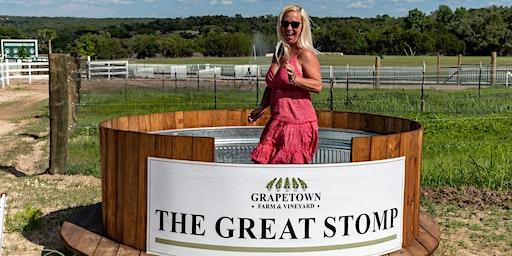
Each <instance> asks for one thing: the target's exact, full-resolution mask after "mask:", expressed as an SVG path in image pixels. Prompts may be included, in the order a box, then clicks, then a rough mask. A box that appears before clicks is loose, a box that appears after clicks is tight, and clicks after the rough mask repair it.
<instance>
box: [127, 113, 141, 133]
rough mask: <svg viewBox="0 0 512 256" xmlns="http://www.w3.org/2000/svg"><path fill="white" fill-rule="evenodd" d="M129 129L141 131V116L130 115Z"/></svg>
mask: <svg viewBox="0 0 512 256" xmlns="http://www.w3.org/2000/svg"><path fill="white" fill-rule="evenodd" d="M128 130H129V131H135V132H136V131H139V116H128Z"/></svg>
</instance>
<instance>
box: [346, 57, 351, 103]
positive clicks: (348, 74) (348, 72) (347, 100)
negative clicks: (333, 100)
mask: <svg viewBox="0 0 512 256" xmlns="http://www.w3.org/2000/svg"><path fill="white" fill-rule="evenodd" d="M349 80H350V66H349V64H347V93H346V95H347V97H346V99H345V105H348V103H349V97H348V84H349Z"/></svg>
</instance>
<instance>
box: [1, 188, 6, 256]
mask: <svg viewBox="0 0 512 256" xmlns="http://www.w3.org/2000/svg"><path fill="white" fill-rule="evenodd" d="M6 207H7V195H5V193H2V196H1V197H0V255H2V239H3V234H4V216H5V209H6Z"/></svg>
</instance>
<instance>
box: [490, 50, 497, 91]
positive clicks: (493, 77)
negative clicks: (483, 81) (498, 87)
mask: <svg viewBox="0 0 512 256" xmlns="http://www.w3.org/2000/svg"><path fill="white" fill-rule="evenodd" d="M494 84H496V52H492V53H491V86H493V85H494Z"/></svg>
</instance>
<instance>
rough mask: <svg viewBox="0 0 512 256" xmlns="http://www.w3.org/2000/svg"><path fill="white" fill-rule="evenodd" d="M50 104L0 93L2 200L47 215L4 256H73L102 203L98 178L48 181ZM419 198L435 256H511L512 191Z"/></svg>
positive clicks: (39, 96) (20, 90) (43, 86)
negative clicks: (63, 236) (79, 218)
mask: <svg viewBox="0 0 512 256" xmlns="http://www.w3.org/2000/svg"><path fill="white" fill-rule="evenodd" d="M47 99H48V84H47V81H39V82H35V83H33V84H31V85H29V84H25V83H13V84H11V85H10V86H9V87H7V88H4V89H0V192H6V193H7V195H8V208H7V215H8V218H12V216H14V215H15V214H16V213H18V212H20V211H23V209H24V208H25V207H26V206H32V207H36V208H38V209H40V210H41V211H42V213H43V217H42V225H41V226H40V227H38V229H36V230H23V231H21V232H20V231H10V230H5V229H4V238H3V254H2V255H60V254H57V253H53V254H47V253H48V252H49V251H51V250H56V251H59V252H61V253H64V254H66V255H67V254H70V252H69V251H67V250H66V247H65V245H64V244H63V243H62V241H61V240H60V237H59V230H60V225H61V224H62V222H63V221H64V220H66V219H67V218H69V216H71V215H72V214H73V213H74V212H76V211H77V209H79V208H80V207H81V206H84V205H90V204H93V203H96V202H99V201H100V200H101V182H100V180H99V179H97V178H94V177H90V176H80V175H74V176H66V175H53V176H52V175H47V174H43V173H44V172H45V170H46V168H47V167H48V127H47V126H48V122H47V118H48V116H47V114H46V113H47V109H46V110H45V109H44V104H43V103H44V102H46V100H47ZM41 106H42V107H43V109H42V110H41ZM45 111H46V112H45ZM422 196H423V197H422V207H423V209H422V210H424V211H428V212H430V213H431V214H432V215H433V216H434V218H435V219H436V221H437V222H438V223H439V224H440V226H441V232H442V235H441V238H442V241H441V244H440V246H439V249H438V250H437V251H436V253H435V255H512V191H506V192H498V191H488V190H482V189H476V188H465V189H456V188H442V189H431V188H430V189H423V190H422Z"/></svg>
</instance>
